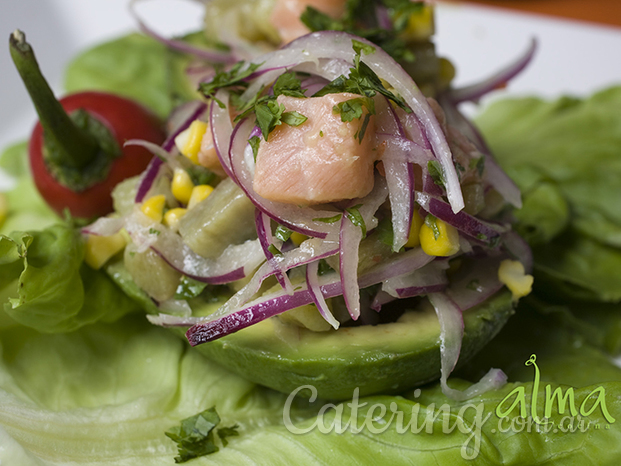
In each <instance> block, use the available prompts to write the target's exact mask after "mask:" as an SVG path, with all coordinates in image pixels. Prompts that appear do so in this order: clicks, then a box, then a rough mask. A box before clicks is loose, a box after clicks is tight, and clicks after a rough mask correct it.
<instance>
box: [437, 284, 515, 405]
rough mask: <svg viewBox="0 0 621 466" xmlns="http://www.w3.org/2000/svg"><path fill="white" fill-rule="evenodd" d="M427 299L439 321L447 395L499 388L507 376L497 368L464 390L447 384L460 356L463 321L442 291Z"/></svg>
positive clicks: (442, 382) (460, 395)
mask: <svg viewBox="0 0 621 466" xmlns="http://www.w3.org/2000/svg"><path fill="white" fill-rule="evenodd" d="M428 299H429V301H430V302H431V304H432V305H433V307H434V309H435V311H436V314H437V316H438V320H439V321H440V364H441V366H440V367H441V368H440V385H441V386H442V393H444V395H446V396H447V397H449V398H451V399H453V400H458V401H463V400H468V399H470V398H472V397H474V396H477V395H480V394H482V393H485V392H487V391H489V390H495V389H498V388H501V387H502V386H503V385H504V384H505V383H506V382H507V376H506V375H505V374H504V373H503V372H502V371H501V370H500V369H490V371H489V372H488V373H487V374H486V375H484V376H483V378H482V379H481V380H479V382H477V383H475V384H474V385H471V386H470V387H468V388H467V389H466V390H463V391H462V390H456V389H454V388H451V387H449V386H448V378H449V375H450V374H451V372H453V369H455V365H456V364H457V361H458V359H459V354H460V352H461V342H462V338H463V334H464V320H463V316H462V313H461V310H460V309H459V307H458V306H457V305H456V304H455V303H454V302H453V301H452V300H451V298H449V297H448V296H447V295H445V294H443V293H432V294H430V295H428Z"/></svg>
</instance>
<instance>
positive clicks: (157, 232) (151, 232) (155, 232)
mask: <svg viewBox="0 0 621 466" xmlns="http://www.w3.org/2000/svg"><path fill="white" fill-rule="evenodd" d="M160 233H161V231H160V230H157V229H156V228H149V234H150V235H155V236H158V235H159V234H160Z"/></svg>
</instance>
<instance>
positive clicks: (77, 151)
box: [9, 30, 100, 168]
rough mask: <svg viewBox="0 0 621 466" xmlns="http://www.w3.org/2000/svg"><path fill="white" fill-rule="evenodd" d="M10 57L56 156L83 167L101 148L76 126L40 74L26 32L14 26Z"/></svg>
mask: <svg viewBox="0 0 621 466" xmlns="http://www.w3.org/2000/svg"><path fill="white" fill-rule="evenodd" d="M9 48H10V51H11V58H12V59H13V63H15V67H16V68H17V71H18V72H19V74H20V76H21V78H22V81H23V82H24V85H25V86H26V90H27V91H28V94H30V98H31V99H32V102H33V104H34V106H35V109H36V111H37V114H38V115H39V121H40V123H41V126H42V127H43V129H44V132H45V137H46V138H52V139H53V140H54V143H55V144H54V145H55V146H56V147H57V148H58V149H59V150H58V153H57V158H59V159H60V162H61V163H62V164H63V165H66V166H69V167H74V168H83V167H85V166H86V165H88V164H89V163H90V162H91V161H92V160H93V159H94V157H95V156H96V155H97V153H98V152H99V150H100V147H99V143H98V142H97V140H96V139H95V138H93V137H92V136H90V135H89V134H88V133H86V132H84V131H82V130H81V129H80V128H78V127H77V126H76V125H75V124H74V123H73V121H72V120H71V118H70V117H69V115H67V112H65V110H64V109H63V107H62V105H61V104H60V102H58V100H57V99H56V97H55V96H54V93H53V92H52V89H51V88H50V86H49V85H48V83H47V81H46V80H45V78H44V77H43V74H42V73H41V70H40V68H39V64H38V63H37V60H36V58H35V55H34V52H33V50H32V47H31V46H30V44H29V43H28V42H26V35H25V34H24V33H23V32H22V31H20V30H15V31H14V32H13V33H12V34H11V36H10V37H9Z"/></svg>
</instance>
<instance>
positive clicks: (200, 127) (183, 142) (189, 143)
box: [175, 120, 207, 164]
mask: <svg viewBox="0 0 621 466" xmlns="http://www.w3.org/2000/svg"><path fill="white" fill-rule="evenodd" d="M206 132H207V123H205V122H204V121H200V120H195V121H193V122H192V124H191V125H190V127H189V128H188V129H186V130H185V131H183V132H182V133H181V134H179V135H178V136H177V137H176V138H175V145H176V146H177V149H179V152H181V153H182V154H183V155H185V156H186V157H187V158H189V159H190V160H191V161H192V162H194V163H195V164H198V152H199V151H200V149H201V142H202V140H203V136H204V135H205V133H206Z"/></svg>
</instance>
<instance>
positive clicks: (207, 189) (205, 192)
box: [188, 184, 213, 209]
mask: <svg viewBox="0 0 621 466" xmlns="http://www.w3.org/2000/svg"><path fill="white" fill-rule="evenodd" d="M212 192H213V186H209V185H208V184H201V185H199V186H194V188H192V194H191V195H190V200H189V202H188V209H193V208H194V207H196V205H198V204H199V203H200V202H203V201H204V200H205V199H207V198H208V197H209V196H210V195H211V193H212Z"/></svg>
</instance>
